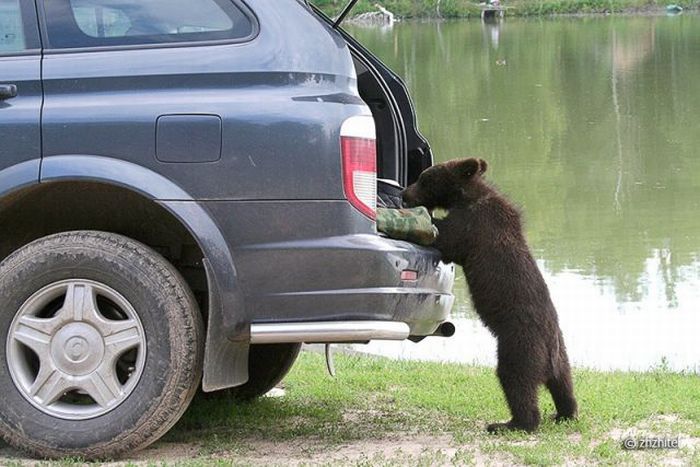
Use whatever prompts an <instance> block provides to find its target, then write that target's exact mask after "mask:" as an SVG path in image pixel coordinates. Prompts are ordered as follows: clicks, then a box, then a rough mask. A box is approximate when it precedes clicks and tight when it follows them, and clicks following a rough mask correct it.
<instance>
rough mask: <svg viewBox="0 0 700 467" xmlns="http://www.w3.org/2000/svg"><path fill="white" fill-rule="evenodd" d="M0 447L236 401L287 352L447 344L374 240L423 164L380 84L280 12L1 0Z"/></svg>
mask: <svg viewBox="0 0 700 467" xmlns="http://www.w3.org/2000/svg"><path fill="white" fill-rule="evenodd" d="M0 134H1V135H2V138H1V141H2V144H0V225H1V226H2V227H1V230H0V261H2V262H1V263H0V313H1V315H0V322H1V325H0V342H1V343H2V345H1V346H0V348H2V353H3V357H2V358H0V392H2V394H3V398H2V399H1V400H0V433H1V434H2V436H3V437H4V438H5V439H6V440H7V441H8V442H9V443H11V444H12V445H14V446H16V447H18V448H20V449H23V450H25V451H27V452H29V453H31V454H32V455H34V456H37V457H41V458H60V457H65V456H80V457H82V458H84V459H104V458H114V457H118V456H120V455H123V454H124V453H129V452H132V451H133V450H135V449H139V448H143V447H144V446H147V445H148V444H150V443H152V442H154V441H155V440H157V439H158V438H159V437H160V436H162V435H163V434H164V433H166V432H167V431H168V429H170V428H171V427H172V426H173V424H174V423H175V422H176V421H177V420H178V419H179V418H180V416H181V415H182V414H183V412H184V411H185V410H186V408H187V407H188V405H189V403H190V402H191V400H192V399H193V396H194V395H195V393H196V392H197V391H198V389H199V388H201V389H202V390H203V391H205V392H218V393H219V394H225V396H226V397H240V398H255V397H257V396H260V395H262V394H264V393H266V392H267V391H268V390H270V389H271V388H273V387H274V386H275V385H276V384H277V383H278V382H279V381H280V380H281V379H282V378H283V377H284V376H285V374H286V373H287V372H288V371H289V369H290V367H291V366H292V364H293V362H294V360H295V359H296V357H297V355H298V353H299V349H300V346H301V344H302V343H322V344H330V343H341V342H342V343H344V342H368V341H371V340H375V339H389V340H392V339H393V340H404V339H407V338H410V339H412V340H416V341H418V340H420V339H422V338H423V337H425V336H429V335H441V334H447V333H449V332H448V331H449V325H448V324H449V323H448V321H447V319H448V315H449V311H450V308H451V306H452V302H453V295H452V286H453V281H454V269H453V266H451V265H446V264H444V263H442V262H441V259H440V255H439V253H438V252H437V251H436V250H434V249H431V248H427V247H423V246H419V245H416V244H412V243H408V242H405V241H400V240H393V239H390V238H387V237H386V236H384V235H382V234H380V233H378V231H377V228H376V223H375V213H376V203H377V199H378V198H379V199H382V198H381V196H380V195H381V194H382V193H385V192H390V191H392V190H394V193H396V190H400V188H401V187H402V186H407V185H408V184H410V183H411V182H413V181H414V180H416V178H417V177H418V175H419V174H420V173H421V172H422V171H423V170H424V169H425V168H427V167H429V166H430V165H431V164H432V162H433V157H432V153H431V150H430V147H429V145H428V143H427V141H426V140H425V138H423V136H421V134H420V133H419V132H418V130H417V128H416V117H415V112H414V108H413V105H412V103H411V99H410V97H409V94H408V92H407V90H406V87H405V85H404V84H403V82H402V81H401V79H400V78H399V77H398V76H397V75H396V74H394V73H393V72H392V71H391V70H389V69H388V68H387V67H386V66H385V65H384V64H383V63H382V62H381V61H380V60H378V59H377V58H376V57H375V56H373V55H372V54H371V53H370V52H369V51H368V50H366V49H365V48H363V47H362V46H361V45H360V44H358V43H357V42H356V41H355V40H354V39H353V38H352V37H351V36H349V35H348V34H347V33H346V32H345V31H343V30H342V28H340V27H339V25H338V24H337V23H334V22H333V21H332V20H330V19H329V18H327V17H325V16H324V15H323V14H322V13H320V12H319V11H317V10H316V9H314V7H312V6H310V5H309V4H307V3H306V2H305V1H300V0H278V1H275V2H269V1H265V0H246V1H242V0H151V1H149V2H143V1H140V0H36V1H35V0H0Z"/></svg>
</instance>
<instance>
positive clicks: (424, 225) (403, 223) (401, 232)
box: [377, 206, 438, 245]
mask: <svg viewBox="0 0 700 467" xmlns="http://www.w3.org/2000/svg"><path fill="white" fill-rule="evenodd" d="M377 230H379V231H380V232H384V233H385V234H387V235H388V236H389V237H391V238H396V239H398V240H407V241H409V242H413V243H418V244H419V245H431V244H432V243H433V242H434V241H435V239H436V238H437V236H438V229H437V227H435V226H434V225H433V222H432V219H431V217H430V213H429V212H428V210H427V209H426V208H424V207H423V206H419V207H417V208H411V209H386V208H377Z"/></svg>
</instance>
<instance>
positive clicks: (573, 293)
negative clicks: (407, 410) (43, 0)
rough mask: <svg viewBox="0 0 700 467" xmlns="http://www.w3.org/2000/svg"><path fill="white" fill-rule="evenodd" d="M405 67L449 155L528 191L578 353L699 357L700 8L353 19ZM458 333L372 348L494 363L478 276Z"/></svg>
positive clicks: (440, 155)
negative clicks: (479, 309) (476, 292)
mask: <svg viewBox="0 0 700 467" xmlns="http://www.w3.org/2000/svg"><path fill="white" fill-rule="evenodd" d="M349 29H350V30H351V31H352V32H353V34H354V35H355V36H356V37H358V38H359V39H360V40H361V42H362V43H364V44H365V45H366V46H368V47H369V48H370V49H371V50H373V51H374V52H375V53H377V55H378V56H379V57H381V58H382V59H383V60H384V61H385V62H386V63H388V64H389V65H390V66H391V67H392V69H394V70H395V71H396V72H397V73H398V74H400V75H401V76H403V77H404V79H405V80H406V83H407V85H408V87H409V88H410V90H411V93H412V96H413V98H414V100H415V104H416V107H417V111H418V119H419V124H420V128H421V130H422V132H423V133H424V134H425V136H426V137H427V138H428V140H429V141H430V142H431V145H432V147H433V149H434V152H435V155H436V158H437V160H438V161H441V160H448V159H451V158H455V157H461V156H468V155H476V156H479V157H483V158H485V159H487V160H488V161H489V163H490V168H489V174H488V176H489V178H490V179H491V180H493V181H495V182H496V184H497V185H498V186H500V187H501V189H502V190H503V191H505V192H506V193H507V194H508V195H509V196H510V197H511V198H512V199H513V200H515V201H516V202H517V203H519V204H520V205H521V206H522V208H523V210H524V212H525V218H526V228H527V235H528V238H529V242H530V246H531V248H532V250H533V254H534V255H535V257H536V258H537V260H538V263H539V265H540V268H541V270H542V271H543V273H544V275H545V278H546V280H547V283H548V284H549V287H550V291H551V294H552V298H553V300H554V303H555V305H556V306H557V309H558V312H559V318H560V322H561V327H562V330H563V332H564V336H565V339H566V343H567V346H568V348H569V355H570V358H571V360H572V362H573V364H574V365H575V366H579V367H592V368H599V369H623V370H627V369H634V370H647V369H650V368H655V367H665V368H671V369H674V370H688V369H689V370H693V371H698V370H700V17H698V16H692V15H682V16H679V17H663V16H660V17H649V16H644V17H631V16H618V17H587V18H556V19H540V20H526V19H515V18H507V19H506V20H505V21H503V22H501V23H498V24H482V23H481V22H480V21H478V20H475V21H459V22H440V23H437V22H424V23H418V22H410V23H409V22H407V23H399V24H397V25H395V26H394V27H393V28H390V29H379V28H376V27H375V28H363V27H357V26H354V27H351V28H349ZM456 295H457V301H456V305H455V308H454V310H453V317H454V321H455V324H456V325H457V334H456V335H455V336H454V337H452V338H450V339H441V338H429V339H427V340H424V341H423V342H421V343H420V344H413V343H409V342H406V343H372V344H370V345H368V346H361V347H358V349H360V350H363V351H368V352H372V353H377V354H382V355H388V356H393V357H397V358H411V359H430V360H448V361H460V362H468V363H480V364H491V365H492V364H495V341H494V339H493V338H492V337H491V335H490V334H489V333H488V331H487V330H486V329H485V328H484V327H483V326H482V325H481V324H480V322H479V321H478V319H477V318H476V317H475V315H474V312H473V310H472V309H471V305H470V303H469V298H468V293H467V290H466V285H465V282H464V279H463V278H462V277H460V278H459V279H458V282H457V287H456Z"/></svg>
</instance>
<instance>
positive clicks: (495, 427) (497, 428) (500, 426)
mask: <svg viewBox="0 0 700 467" xmlns="http://www.w3.org/2000/svg"><path fill="white" fill-rule="evenodd" d="M536 429H537V428H536V427H533V428H529V427H525V426H520V425H516V424H515V423H513V422H512V421H511V422H508V423H491V424H490V425H488V426H487V427H486V431H488V432H489V433H492V434H498V433H503V432H506V431H525V432H527V433H532V432H533V431H535V430H536Z"/></svg>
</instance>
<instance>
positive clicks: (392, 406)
mask: <svg viewBox="0 0 700 467" xmlns="http://www.w3.org/2000/svg"><path fill="white" fill-rule="evenodd" d="M336 363H337V369H338V373H339V375H338V377H337V378H336V379H332V378H330V377H329V376H327V375H325V372H324V371H325V370H324V368H325V367H324V362H323V357H322V356H321V355H318V354H309V353H305V354H303V355H302V356H301V358H300V359H299V361H298V363H297V364H296V366H295V368H294V369H293V371H292V372H291V373H290V375H289V377H288V378H287V380H286V381H285V385H286V389H287V394H286V396H285V397H283V398H263V399H260V400H258V401H255V402H252V403H245V404H240V403H235V402H232V401H227V400H218V401H217V400H198V401H196V402H195V404H194V405H193V406H192V408H191V409H190V410H189V411H188V413H187V414H186V415H185V417H184V418H183V420H182V421H181V422H180V423H179V424H178V425H177V426H176V428H175V429H174V430H172V431H171V432H170V433H169V434H168V435H167V436H166V438H165V441H166V442H177V443H187V442H196V443H197V446H198V449H199V452H198V455H199V457H198V458H196V459H193V460H189V461H188V463H192V464H195V465H197V464H200V463H204V464H207V463H208V462H214V460H215V459H218V458H220V457H221V456H223V457H225V458H227V459H231V458H237V457H240V458H243V459H245V458H246V456H247V455H249V454H250V450H251V449H252V448H251V445H252V444H255V443H256V442H258V441H261V440H262V441H269V442H272V441H274V443H276V444H280V445H284V443H292V444H294V443H298V442H299V441H303V442H305V443H308V449H307V450H308V452H306V454H308V458H309V459H310V460H313V459H316V460H314V462H316V461H317V460H318V459H317V457H318V456H317V454H319V452H321V453H322V452H324V451H326V450H328V449H329V447H330V448H332V447H333V446H340V445H343V444H347V443H350V444H358V446H362V443H363V442H366V441H372V442H375V441H376V440H381V439H389V440H392V439H396V437H397V436H398V437H403V438H406V437H408V438H409V439H410V437H412V436H434V437H442V438H445V437H447V439H448V440H449V444H450V445H451V446H452V447H453V448H454V449H452V451H454V452H452V453H451V454H449V455H448V454H446V451H445V450H443V449H437V448H436V449H426V450H424V451H422V452H420V453H417V454H416V453H414V454H411V455H404V454H402V453H401V452H398V453H396V455H395V456H393V457H392V456H389V457H387V456H386V454H385V453H382V452H379V453H377V452H374V453H368V454H367V456H366V457H361V458H360V459H359V460H357V459H355V460H353V463H357V464H363V463H366V464H368V465H375V464H392V463H398V464H416V465H419V464H422V465H431V464H445V463H458V464H470V463H475V462H476V463H483V461H484V459H486V461H487V462H488V461H489V460H491V461H493V460H498V459H501V460H504V459H505V461H506V462H517V463H522V464H538V465H542V464H562V463H566V462H573V461H582V462H585V463H590V462H596V463H628V464H636V463H639V462H642V463H645V464H648V463H661V462H665V461H667V460H668V458H667V457H664V456H669V455H671V456H674V457H673V458H674V459H677V460H681V461H682V462H683V463H695V464H697V463H698V462H700V448H693V447H689V446H685V447H683V448H682V449H681V450H679V451H674V452H670V451H635V452H630V451H625V450H624V449H622V447H621V439H622V438H623V437H624V436H625V435H626V434H634V435H635V436H642V435H644V434H647V435H650V436H651V435H656V436H669V437H671V436H674V437H675V436H680V437H681V443H682V445H683V443H684V440H686V439H687V440H693V439H697V438H699V437H700V381H699V380H698V376H697V375H689V374H676V373H670V372H668V371H666V370H663V369H660V370H654V371H652V372H650V373H622V372H614V373H601V372H595V371H588V370H578V371H576V372H575V374H574V379H575V385H576V392H577V397H578V400H579V404H580V406H581V414H580V417H579V419H578V420H577V421H575V422H570V423H567V424H561V425H557V424H555V423H553V422H552V421H551V420H550V419H549V416H550V415H552V414H553V413H554V407H553V404H552V402H551V399H550V398H549V395H548V394H545V393H544V391H543V392H542V394H541V398H540V404H541V408H542V410H543V418H544V422H543V424H542V427H541V429H540V430H539V432H538V433H536V434H533V435H529V434H524V433H515V434H508V435H503V436H493V435H488V434H486V433H485V431H484V426H485V425H486V423H488V422H492V421H497V420H505V419H506V418H507V417H508V412H507V409H506V405H505V402H504V400H503V396H502V393H501V390H500V387H499V385H498V381H497V379H496V378H495V376H494V372H493V369H490V368H483V367H472V366H462V365H455V364H439V363H419V362H396V361H391V360H388V359H382V358H371V357H358V356H344V355H339V356H338V357H337V362H336ZM302 451H303V449H302ZM263 455H264V453H263ZM321 458H323V457H321Z"/></svg>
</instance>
